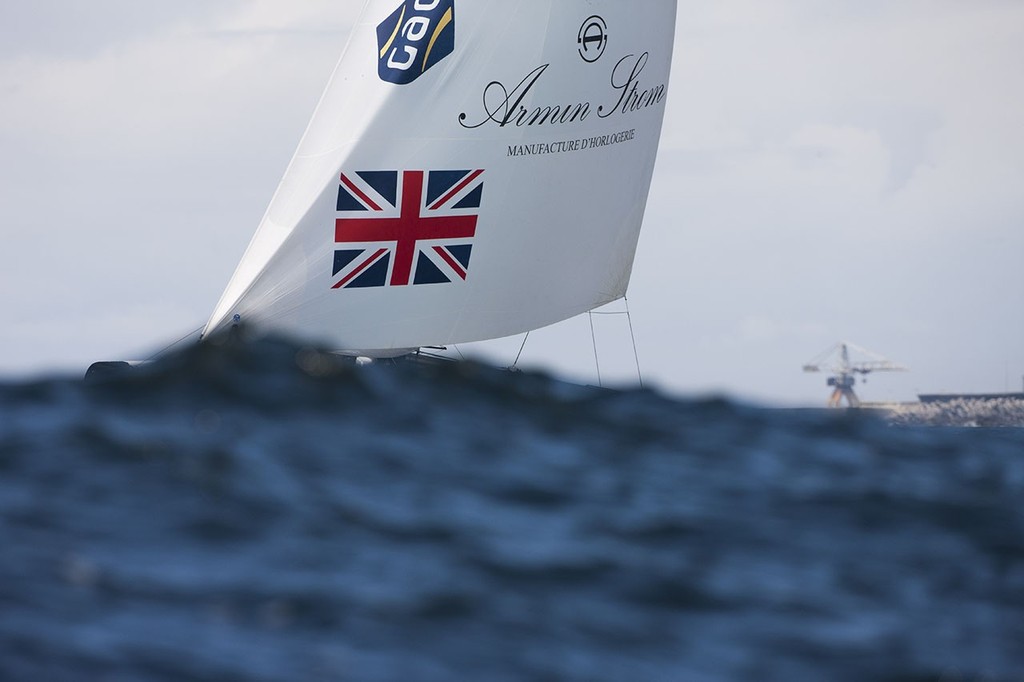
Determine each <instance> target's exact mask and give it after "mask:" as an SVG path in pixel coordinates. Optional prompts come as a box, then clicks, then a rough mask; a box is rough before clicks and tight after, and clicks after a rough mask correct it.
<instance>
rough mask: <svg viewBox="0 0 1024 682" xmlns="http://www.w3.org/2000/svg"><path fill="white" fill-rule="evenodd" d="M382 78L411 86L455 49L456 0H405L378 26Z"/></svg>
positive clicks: (379, 66) (378, 69) (379, 60)
mask: <svg viewBox="0 0 1024 682" xmlns="http://www.w3.org/2000/svg"><path fill="white" fill-rule="evenodd" d="M377 48H378V51H379V52H378V55H377V56H378V68H377V71H378V73H379V74H380V78H381V80H383V81H385V82H388V83H394V84H396V85H408V84H409V83H412V82H413V81H415V80H416V79H417V78H419V77H420V76H422V75H423V74H424V73H426V72H427V70H428V69H430V68H431V67H432V66H434V65H435V64H437V63H438V62H440V61H441V60H442V59H444V58H445V57H447V56H448V55H450V54H451V53H452V52H453V51H454V50H455V0H405V1H404V2H403V3H402V4H401V5H400V6H399V7H398V9H396V10H395V11H394V12H393V13H392V14H391V16H389V17H388V18H387V19H385V20H384V21H383V22H382V23H381V24H380V25H379V26H378V27H377Z"/></svg>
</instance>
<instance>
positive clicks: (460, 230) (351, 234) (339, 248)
mask: <svg viewBox="0 0 1024 682" xmlns="http://www.w3.org/2000/svg"><path fill="white" fill-rule="evenodd" d="M483 173H484V172H483V171H482V170H457V171H446V170H435V171H429V172H424V171H401V172H400V171H362V172H357V173H342V174H341V181H340V185H339V187H338V214H339V217H338V219H337V221H336V222H335V235H334V241H335V251H334V270H333V279H332V281H333V286H332V288H334V289H350V288H367V287H384V286H392V287H395V286H407V285H418V284H447V283H451V282H458V281H462V280H465V279H466V277H467V276H468V271H469V259H470V256H471V255H472V253H473V242H472V240H473V238H474V237H475V236H476V224H477V218H478V214H479V211H480V203H481V201H482V199H483V191H484V183H483V177H482V176H483Z"/></svg>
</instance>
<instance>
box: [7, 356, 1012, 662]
mask: <svg viewBox="0 0 1024 682" xmlns="http://www.w3.org/2000/svg"><path fill="white" fill-rule="evenodd" d="M1022 501H1024V429H1020V428H986V427H981V428H955V427H940V428H936V427H923V426H915V425H913V424H907V423H906V419H903V420H902V421H900V420H892V419H886V418H883V417H881V416H878V415H869V414H863V413H844V412H836V413H828V412H824V411H780V410H770V409H760V408H757V407H752V406H748V405H741V404H736V403H732V402H729V401H728V400H724V399H708V400H679V399H673V398H670V397H666V396H663V395H659V394H657V393H654V392H650V391H610V390H600V389H595V388H587V387H580V386H574V385H569V384H565V383H562V382H559V381H557V380H555V379H553V378H550V377H546V376H540V375H530V374H511V373H507V372H500V371H496V370H493V369H489V368H486V367H481V366H478V365H473V364H452V365H446V366H437V367H429V366H428V367H419V366H408V365H399V366H382V365H374V366H369V367H356V366H351V365H343V364H340V363H338V362H337V361H336V360H334V359H332V358H331V357H330V356H326V355H324V354H321V353H319V352H317V351H315V350H312V349H308V348H305V349H304V348H302V347H300V346H298V345H294V344H290V343H287V342H282V341H267V342H261V343H257V344H248V345H237V346H231V347H216V346H204V347H202V348H192V349H189V350H187V351H185V352H183V353H179V354H176V355H173V356H170V357H167V358H164V359H163V360H161V361H159V362H157V363H155V364H153V365H150V366H147V367H146V368H144V369H141V370H136V371H134V372H131V373H128V374H125V375H123V376H113V377H110V378H107V379H105V380H101V381H98V382H90V383H85V382H82V381H79V380H77V379H75V378H70V379H51V380H40V381H35V382H20V383H11V382H8V383H3V384H0V680H15V681H20V680H31V681H36V680H41V681H50V680H52V681H58V682H59V681H61V680H124V681H132V680H168V681H171V680H173V681H176V682H177V681H182V680H210V681H218V682H222V681H226V680H245V681H250V680H252V681H267V682H270V681H274V682H276V681H294V680H314V681H315V680H325V681H334V680H356V681H364V680H365V681H391V680H424V681H435V680H436V681H448V680H473V681H478V680H479V681H489V680H495V681H504V680H508V681H518V680H551V681H555V680H567V681H577V680H578V681H580V682H584V681H587V682H589V681H609V682H624V681H633V680H637V681H651V682H654V681H665V682H668V681H672V682H676V681H679V682H691V681H692V682H702V681H717V680H751V681H758V682H760V681H775V680H778V681H780V682H781V681H785V682H792V681H799V680H812V681H818V680H825V681H839V682H842V681H845V680H850V681H858V682H861V681H864V680H884V681H892V682H895V681H897V680H898V681H904V682H924V681H926V680H928V681H939V680H942V681H948V682H953V681H969V680H970V681H974V680H977V681H981V680H985V681H991V682H996V681H1007V682H1009V681H1013V682H1020V681H1024V511H1022Z"/></svg>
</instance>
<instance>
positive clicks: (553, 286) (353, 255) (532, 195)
mask: <svg viewBox="0 0 1024 682" xmlns="http://www.w3.org/2000/svg"><path fill="white" fill-rule="evenodd" d="M675 12H676V0H645V2H643V3H625V2H622V1H621V0H524V1H521V2H499V1H498V0H370V1H369V2H368V3H367V4H366V6H365V8H364V13H363V16H362V18H361V19H360V21H359V22H358V23H357V25H356V27H355V29H354V30H353V34H352V36H351V38H350V40H349V44H348V47H347V49H346V51H345V52H344V54H343V57H342V59H341V61H340V62H339V64H338V66H337V68H336V69H335V72H334V74H333V76H332V78H331V81H330V83H329V84H328V86H327V89H326V90H325V92H324V94H323V96H322V98H321V100H320V102H319V104H318V106H317V108H316V110H315V113H314V115H313V117H312V120H311V121H310V123H309V126H308V128H307V130H306V132H305V134H304V135H303V138H302V140H301V142H300V144H299V147H298V149H297V151H296V153H295V155H294V157H293V158H292V160H291V162H290V164H289V166H288V168H287V170H286V172H285V176H284V178H283V179H282V181H281V184H280V186H279V188H278V190H277V192H276V193H275V195H274V197H273V199H272V201H271V204H270V206H269V207H268V210H267V212H266V215H265V217H264V218H263V221H262V222H261V224H260V226H259V228H258V229H257V231H256V234H255V235H254V237H253V240H252V242H251V243H250V245H249V248H248V249H247V250H246V253H245V255H244V256H243V258H242V261H241V262H240V263H239V266H238V268H237V270H236V272H235V275H234V276H233V277H232V279H231V281H230V283H229V284H228V287H227V289H226V290H225V292H224V295H223V296H222V298H221V300H220V302H219V303H218V305H217V307H216V309H215V311H214V313H213V315H212V317H211V319H210V321H209V323H208V325H207V327H206V331H205V332H204V333H205V334H209V333H212V332H215V331H217V330H219V329H223V328H224V327H226V326H229V325H230V324H232V323H233V322H234V320H236V319H241V320H244V322H245V323H246V324H247V325H249V326H250V327H252V328H256V329H266V330H268V331H281V332H286V333H289V334H294V335H301V336H309V337H313V338H316V339H318V340H321V341H324V342H326V343H330V344H332V345H333V346H335V347H336V348H338V349H339V350H345V351H352V352H361V351H366V352H367V354H388V353H394V352H398V351H401V350H402V349H410V348H417V347H421V346H430V345H443V344H451V343H463V342H470V341H478V340H484V339H490V338H498V337H502V336H509V335H513V334H518V333H521V332H525V331H529V330H531V329H536V328H538V327H541V326H546V325H548V324H552V323H555V322H558V321H560V320H563V319H567V318H569V317H572V316H575V315H577V314H580V313H583V312H586V311H587V310H591V309H593V308H595V307H598V306H600V305H603V304H605V303H608V302H609V301H612V300H616V299H617V298H621V297H622V296H623V295H624V294H625V290H626V287H627V285H628V283H629V278H630V273H631V270H632V263H633V255H634V252H635V249H636V244H637V239H638V236H639V231H640V227H641V223H642V220H643V214H644V209H645V206H646V201H647V193H648V189H649V186H650V180H651V174H652V173H653V167H654V161H655V157H656V154H657V148H658V141H659V138H660V133H661V125H662V119H663V116H664V111H665V102H666V98H667V94H668V83H669V70H670V64H671V58H672V43H673V33H674V25H675Z"/></svg>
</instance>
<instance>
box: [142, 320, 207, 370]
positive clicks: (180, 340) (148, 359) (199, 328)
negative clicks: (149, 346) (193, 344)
mask: <svg viewBox="0 0 1024 682" xmlns="http://www.w3.org/2000/svg"><path fill="white" fill-rule="evenodd" d="M205 326H206V325H205V324H203V325H200V326H199V327H197V328H195V329H193V330H192V331H190V332H189V333H188V334H185V335H184V336H182V337H181V338H180V339H178V340H177V341H175V342H174V343H172V344H170V345H169V346H165V347H164V348H161V349H160V350H158V351H157V352H155V353H153V354H152V355H151V356H149V357H148V358H146V362H150V361H152V360H155V359H156V358H158V357H160V356H161V355H163V354H164V353H166V352H167V351H169V350H170V349H172V348H174V347H175V346H177V345H178V344H179V343H181V342H182V341H184V340H185V339H187V338H188V337H190V336H192V335H193V334H195V333H196V332H201V331H203V327H205Z"/></svg>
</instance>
